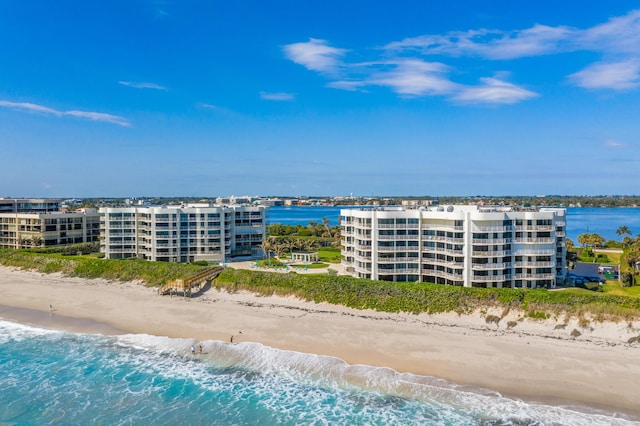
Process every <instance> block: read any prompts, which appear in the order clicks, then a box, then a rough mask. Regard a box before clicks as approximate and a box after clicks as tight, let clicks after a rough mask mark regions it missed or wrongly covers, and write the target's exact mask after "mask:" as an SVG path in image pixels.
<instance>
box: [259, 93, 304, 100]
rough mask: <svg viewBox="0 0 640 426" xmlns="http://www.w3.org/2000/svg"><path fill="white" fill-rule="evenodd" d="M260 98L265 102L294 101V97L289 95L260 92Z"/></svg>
mask: <svg viewBox="0 0 640 426" xmlns="http://www.w3.org/2000/svg"><path fill="white" fill-rule="evenodd" d="M260 98H262V99H264V100H266V101H292V100H294V99H295V96H294V95H292V94H291V93H284V92H279V93H269V92H260Z"/></svg>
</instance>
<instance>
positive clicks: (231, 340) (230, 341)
mask: <svg viewBox="0 0 640 426" xmlns="http://www.w3.org/2000/svg"><path fill="white" fill-rule="evenodd" d="M229 343H233V334H232V335H231V339H229Z"/></svg>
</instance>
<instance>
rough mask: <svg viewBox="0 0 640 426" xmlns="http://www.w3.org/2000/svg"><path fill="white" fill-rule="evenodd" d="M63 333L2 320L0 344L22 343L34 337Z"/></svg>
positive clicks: (0, 323) (0, 322)
mask: <svg viewBox="0 0 640 426" xmlns="http://www.w3.org/2000/svg"><path fill="white" fill-rule="evenodd" d="M62 333H63V332H62V331H58V330H48V329H44V328H38V327H33V326H30V325H25V324H20V323H17V322H11V321H5V320H2V319H0V344H4V343H8V342H11V341H14V342H20V341H22V340H25V339H29V338H33V337H38V336H47V335H55V334H62Z"/></svg>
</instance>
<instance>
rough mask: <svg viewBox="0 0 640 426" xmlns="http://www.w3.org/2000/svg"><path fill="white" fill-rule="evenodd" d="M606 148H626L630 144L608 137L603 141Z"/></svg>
mask: <svg viewBox="0 0 640 426" xmlns="http://www.w3.org/2000/svg"><path fill="white" fill-rule="evenodd" d="M603 145H604V147H605V148H626V147H628V146H629V145H627V144H626V143H623V142H618V141H614V140H612V139H607V140H606V141H604V142H603Z"/></svg>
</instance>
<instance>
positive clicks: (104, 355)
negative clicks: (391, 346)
mask: <svg viewBox="0 0 640 426" xmlns="http://www.w3.org/2000/svg"><path fill="white" fill-rule="evenodd" d="M192 343H194V342H193V341H192V340H189V339H169V338H164V337H154V336H147V335H122V336H113V337H111V336H100V335H86V334H75V333H68V332H60V331H51V330H44V329H40V328H34V327H30V326H24V325H20V324H16V323H12V322H7V321H2V320H0V423H2V424H9V425H43V424H55V425H61V424H62V425H84V424H104V425H148V424H163V425H165V424H166V425H173V424H175V425H182V424H188V425H256V424H261V425H299V424H302V425H547V424H553V425H585V424H590V425H627V424H637V423H633V422H632V421H630V420H624V419H622V418H617V417H612V416H608V415H605V414H603V413H594V412H591V413H587V412H579V411H576V410H575V409H570V408H566V407H564V408H563V407H553V406H547V405H541V404H531V403H525V402H523V401H519V400H513V399H509V398H504V397H502V396H500V395H499V394H497V393H495V392H491V391H487V390H482V389H470V388H468V387H460V386H456V385H454V384H451V383H448V382H445V381H443V380H439V379H436V378H432V377H422V376H414V375H410V374H400V373H396V372H394V371H392V370H389V369H385V368H373V367H366V366H349V365H347V364H345V363H344V362H343V361H341V360H338V359H335V358H330V357H321V356H315V355H307V354H301V353H297V352H287V351H279V350H275V349H271V348H268V347H265V346H261V345H259V344H254V343H239V344H236V345H229V344H226V343H223V342H218V341H207V342H197V344H198V345H199V344H200V343H201V344H202V345H203V347H204V352H205V353H204V354H202V355H200V354H198V355H195V356H192V355H191V354H190V351H189V348H190V345H191V344H192Z"/></svg>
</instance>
